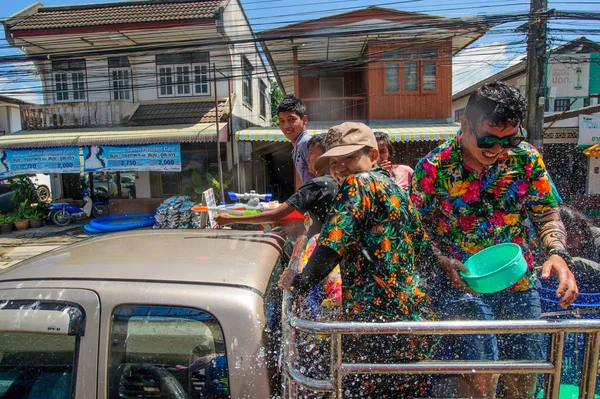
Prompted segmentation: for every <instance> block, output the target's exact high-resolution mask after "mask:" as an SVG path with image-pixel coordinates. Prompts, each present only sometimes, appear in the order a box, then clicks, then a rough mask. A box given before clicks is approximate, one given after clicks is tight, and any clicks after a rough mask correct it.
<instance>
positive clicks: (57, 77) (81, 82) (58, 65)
mask: <svg viewBox="0 0 600 399" xmlns="http://www.w3.org/2000/svg"><path fill="white" fill-rule="evenodd" d="M52 75H53V77H54V94H55V99H56V101H57V102H64V101H85V100H86V76H85V60H69V61H52Z"/></svg>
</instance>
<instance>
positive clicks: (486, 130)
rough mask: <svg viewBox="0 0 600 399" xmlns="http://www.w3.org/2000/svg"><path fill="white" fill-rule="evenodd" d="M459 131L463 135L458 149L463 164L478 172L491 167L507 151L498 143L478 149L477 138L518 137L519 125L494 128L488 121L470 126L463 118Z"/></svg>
mask: <svg viewBox="0 0 600 399" xmlns="http://www.w3.org/2000/svg"><path fill="white" fill-rule="evenodd" d="M473 130H475V131H473ZM461 131H462V132H463V133H462V135H461V138H460V147H461V149H462V152H463V158H464V160H465V164H466V165H467V166H469V167H470V168H472V169H474V170H477V171H480V172H481V171H482V170H483V169H485V168H487V167H489V166H491V165H493V164H494V163H495V162H496V161H497V160H498V158H500V157H501V156H502V155H503V154H505V153H506V152H507V151H508V150H509V149H508V148H503V147H502V145H501V144H500V143H496V144H495V145H494V146H493V147H491V148H479V147H478V146H477V137H485V136H493V137H496V138H499V139H502V138H506V137H511V136H519V133H520V132H519V125H517V126H511V125H509V124H506V125H498V126H494V125H492V124H490V122H489V121H481V122H479V123H473V124H471V123H469V121H468V120H467V118H465V117H464V116H463V117H462V119H461Z"/></svg>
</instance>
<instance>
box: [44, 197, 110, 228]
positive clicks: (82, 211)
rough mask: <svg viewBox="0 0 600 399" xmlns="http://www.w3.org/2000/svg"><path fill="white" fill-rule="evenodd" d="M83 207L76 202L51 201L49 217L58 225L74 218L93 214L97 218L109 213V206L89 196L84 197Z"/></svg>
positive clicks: (63, 224)
mask: <svg viewBox="0 0 600 399" xmlns="http://www.w3.org/2000/svg"><path fill="white" fill-rule="evenodd" d="M83 201H84V205H83V208H80V207H78V206H77V205H75V204H67V203H64V202H62V203H60V202H56V203H50V204H49V205H48V211H49V212H48V219H50V220H52V222H53V223H54V224H56V225H57V226H66V225H68V224H69V223H71V222H72V221H74V220H80V219H85V218H88V217H90V215H91V216H93V217H95V218H97V217H101V216H107V215H108V207H107V206H106V205H104V203H103V202H102V201H93V202H92V199H91V198H90V197H89V196H87V195H86V196H85V197H84V198H83Z"/></svg>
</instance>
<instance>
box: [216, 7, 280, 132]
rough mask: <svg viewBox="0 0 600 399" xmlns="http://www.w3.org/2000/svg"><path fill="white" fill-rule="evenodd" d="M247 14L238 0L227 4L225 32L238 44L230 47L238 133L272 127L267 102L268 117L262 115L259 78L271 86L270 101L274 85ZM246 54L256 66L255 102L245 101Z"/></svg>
mask: <svg viewBox="0 0 600 399" xmlns="http://www.w3.org/2000/svg"><path fill="white" fill-rule="evenodd" d="M243 21H246V16H245V14H244V12H243V10H242V8H241V6H240V3H239V2H238V1H237V0H231V1H230V2H229V3H227V6H226V8H225V12H224V15H223V25H224V29H225V35H226V36H227V38H228V39H230V40H231V41H233V42H234V43H235V44H233V45H231V46H230V51H231V62H232V64H233V68H232V74H233V75H234V76H236V82H235V88H234V92H235V93H236V96H237V98H236V103H235V108H234V111H233V113H234V115H235V116H236V121H235V122H234V132H235V131H237V130H239V129H243V128H246V127H248V126H253V125H254V126H268V125H269V124H270V122H271V109H270V106H269V104H267V109H266V117H261V116H260V103H259V101H260V94H259V87H260V85H259V81H261V80H262V81H263V83H264V84H265V85H266V87H267V89H266V91H267V102H268V100H269V93H270V92H271V85H270V82H269V79H268V76H267V70H266V68H265V65H264V63H263V61H262V59H261V57H260V54H259V53H258V49H257V46H256V44H255V43H254V41H253V39H254V35H253V33H252V30H251V29H250V26H249V25H247V24H244V23H243ZM243 57H245V58H246V59H247V60H248V61H249V62H250V64H251V65H252V66H253V68H254V70H253V74H252V104H245V103H244V101H243V98H242V75H243V69H242V65H243V64H242V59H243Z"/></svg>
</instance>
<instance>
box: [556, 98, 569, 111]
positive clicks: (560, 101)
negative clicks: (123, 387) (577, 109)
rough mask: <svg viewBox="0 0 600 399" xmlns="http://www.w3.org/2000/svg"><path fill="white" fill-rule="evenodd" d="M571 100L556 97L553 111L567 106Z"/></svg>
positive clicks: (562, 109)
mask: <svg viewBox="0 0 600 399" xmlns="http://www.w3.org/2000/svg"><path fill="white" fill-rule="evenodd" d="M569 105H571V100H569V99H568V98H557V99H555V100H554V112H562V111H564V110H566V109H568V108H569Z"/></svg>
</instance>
